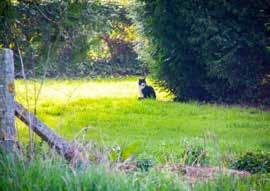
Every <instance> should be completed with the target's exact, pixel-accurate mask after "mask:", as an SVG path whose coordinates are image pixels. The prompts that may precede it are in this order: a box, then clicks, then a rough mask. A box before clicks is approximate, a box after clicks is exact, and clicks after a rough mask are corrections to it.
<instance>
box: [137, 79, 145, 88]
mask: <svg viewBox="0 0 270 191" xmlns="http://www.w3.org/2000/svg"><path fill="white" fill-rule="evenodd" d="M138 84H139V86H141V87H145V86H146V80H145V78H140V79H139V81H138Z"/></svg>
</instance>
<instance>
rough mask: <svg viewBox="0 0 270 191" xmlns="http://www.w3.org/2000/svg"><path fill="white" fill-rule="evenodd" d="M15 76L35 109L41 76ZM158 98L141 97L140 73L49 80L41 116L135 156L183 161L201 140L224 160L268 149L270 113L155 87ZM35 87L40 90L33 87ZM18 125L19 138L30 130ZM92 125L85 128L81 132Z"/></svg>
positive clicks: (214, 157)
mask: <svg viewBox="0 0 270 191" xmlns="http://www.w3.org/2000/svg"><path fill="white" fill-rule="evenodd" d="M27 84H28V85H27V89H28V96H29V100H30V101H29V103H28V104H27V101H26V87H25V82H24V81H23V80H17V81H16V91H17V96H16V99H17V100H18V101H19V102H22V103H23V104H25V105H29V106H30V108H31V109H32V108H33V107H34V106H33V105H34V104H33V103H34V101H33V99H34V94H35V92H37V89H38V85H39V83H38V81H29V82H28V83H27ZM155 88H156V89H157V95H158V99H157V100H156V101H155V100H143V101H139V100H137V96H138V91H137V83H136V78H132V77H131V78H124V79H98V80H46V81H45V82H44V85H43V87H42V90H41V94H40V97H39V100H38V104H37V115H38V117H39V118H41V119H42V120H43V121H44V122H45V123H46V124H48V125H49V126H50V127H52V128H54V129H55V130H56V131H57V132H58V133H59V134H60V135H62V136H63V137H65V138H67V139H69V140H72V139H73V138H75V137H77V138H78V139H84V140H93V141H96V142H98V143H99V144H101V145H105V146H110V147H113V146H116V145H117V146H120V148H125V149H127V150H129V152H130V153H132V154H135V155H136V156H137V157H139V158H140V157H142V158H143V157H148V158H152V159H154V160H156V161H158V162H164V161H174V162H177V161H180V160H181V155H182V152H183V149H184V147H185V145H187V144H190V145H201V146H203V147H204V148H205V149H206V150H207V151H208V153H209V156H210V160H211V161H210V163H211V164H213V165H218V164H220V162H222V163H226V161H228V160H230V157H231V156H235V155H237V154H240V153H244V152H246V151H258V150H262V151H270V142H269V140H270V112H265V111H261V110H259V109H256V108H243V107H240V106H222V105H212V104H211V105H210V104H200V103H196V102H193V103H175V102H172V101H171V100H172V95H170V94H168V92H166V91H165V90H163V89H162V88H159V87H157V86H155ZM35 89H36V90H35ZM17 124H18V129H19V139H20V140H22V141H27V140H28V139H29V138H28V129H27V128H26V127H24V126H23V125H22V124H21V123H20V122H18V123H17ZM85 127H88V130H87V132H84V133H83V134H78V133H79V132H80V131H81V129H83V128H85Z"/></svg>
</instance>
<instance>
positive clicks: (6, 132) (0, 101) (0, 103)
mask: <svg viewBox="0 0 270 191" xmlns="http://www.w3.org/2000/svg"><path fill="white" fill-rule="evenodd" d="M14 94H15V88H14V61H13V52H12V50H9V49H0V146H2V147H3V148H4V149H6V150H7V151H11V150H13V148H14V145H15V140H16V131H15V127H14Z"/></svg>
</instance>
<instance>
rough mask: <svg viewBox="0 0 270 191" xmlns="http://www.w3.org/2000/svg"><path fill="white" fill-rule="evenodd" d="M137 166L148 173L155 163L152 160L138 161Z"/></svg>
mask: <svg viewBox="0 0 270 191" xmlns="http://www.w3.org/2000/svg"><path fill="white" fill-rule="evenodd" d="M136 166H137V168H139V169H141V170H142V171H148V170H149V169H150V168H151V167H153V166H154V161H153V160H151V159H140V160H137V162H136Z"/></svg>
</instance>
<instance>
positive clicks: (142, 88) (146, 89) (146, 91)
mask: <svg viewBox="0 0 270 191" xmlns="http://www.w3.org/2000/svg"><path fill="white" fill-rule="evenodd" d="M138 85H139V94H140V97H139V99H144V98H152V99H156V92H155V90H154V88H153V87H152V86H148V85H147V84H146V81H145V79H139V82H138Z"/></svg>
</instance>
